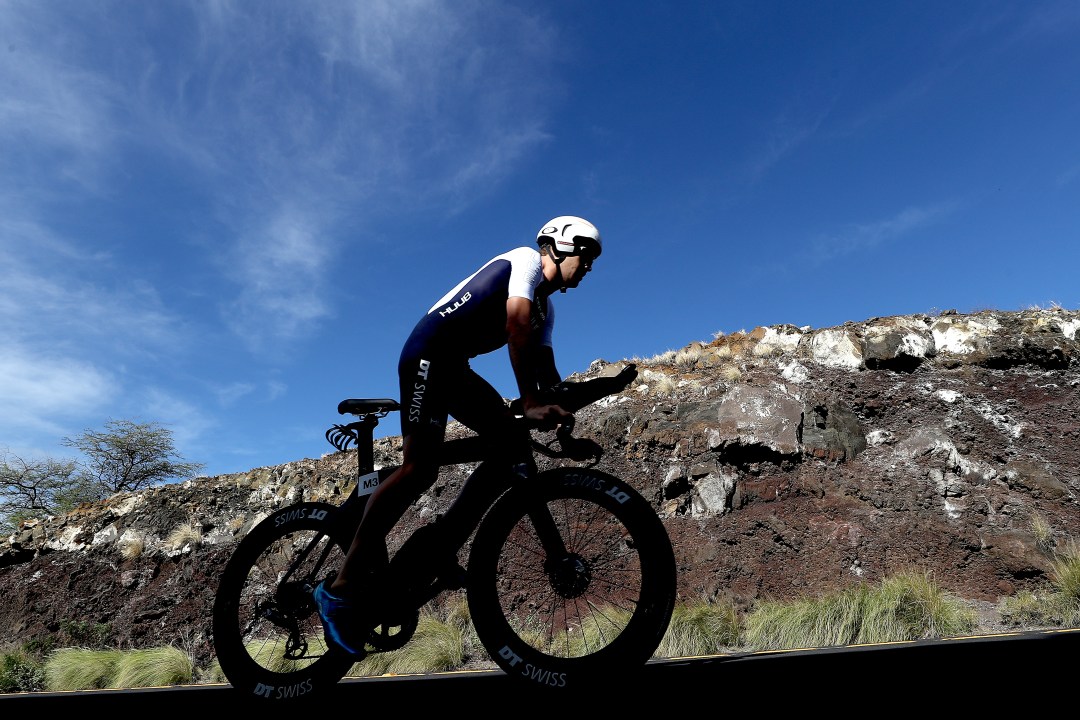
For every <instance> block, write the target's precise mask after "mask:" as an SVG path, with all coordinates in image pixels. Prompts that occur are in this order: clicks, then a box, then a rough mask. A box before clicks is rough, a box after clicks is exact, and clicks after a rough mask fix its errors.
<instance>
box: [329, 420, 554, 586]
mask: <svg viewBox="0 0 1080 720" xmlns="http://www.w3.org/2000/svg"><path fill="white" fill-rule="evenodd" d="M399 409H400V406H399V404H398V403H397V401H394V400H390V399H370V400H369V399H361V400H345V401H343V402H342V403H341V404H340V405H339V406H338V411H339V412H340V413H352V414H356V415H358V416H359V419H358V420H356V421H354V422H351V423H348V424H346V425H334V426H333V427H332V428H330V429H329V430H327V432H326V437H327V440H328V441H329V442H330V443H331V444H332V445H334V446H335V447H337V448H338V449H340V450H348V449H349V448H350V447H352V446H353V445H355V446H356V450H357V469H356V486H355V487H354V488H353V491H352V492H351V493H350V495H349V497H348V498H346V500H345V502H344V503H342V505H341V506H340V513H339V515H338V520H339V522H340V523H341V525H340V529H341V530H342V531H343V532H345V533H354V532H355V531H356V527H357V525H358V524H359V522H360V518H361V517H362V516H363V512H364V507H365V506H366V504H367V501H368V498H369V497H370V496H371V494H372V493H373V492H374V491H375V489H376V488H377V487H378V486H379V484H380V483H381V482H382V481H383V480H385V479H386V477H387V476H389V474H390V473H392V472H393V471H394V470H395V469H396V467H397V466H388V467H384V468H380V469H376V468H375V453H374V433H375V428H376V427H377V426H378V424H379V419H380V418H382V417H384V416H386V415H387V414H388V413H390V412H393V411H397V410H399ZM515 422H518V423H520V425H519V426H518V427H516V428H514V429H513V430H512V431H511V432H520V433H521V436H520V437H521V441H522V442H523V443H525V442H527V443H528V447H529V450H530V452H531V451H537V452H540V453H542V454H545V455H547V456H549V457H560V456H561V455H560V453H559V452H556V451H553V450H551V448H550V447H548V446H545V445H543V444H541V443H539V442H537V441H535V440H533V439H532V438H531V437H530V436H529V430H528V428H527V427H526V425H525V423H524V420H523V419H518V420H516V421H515ZM572 429H573V426H572V424H571V425H568V426H567V427H566V428H565V429H563V431H562V433H561V435H560V439H563V440H564V439H565V438H566V437H568V436H569V433H570V432H572ZM564 441H565V440H564ZM493 454H497V451H496V450H495V443H494V442H492V441H488V440H486V439H485V438H482V437H480V436H477V435H472V436H467V437H462V438H453V439H450V440H446V441H445V442H443V444H442V446H441V448H440V455H439V463H438V466H439V467H440V468H442V467H448V466H453V465H463V464H467V463H473V462H479V463H480V464H479V465H478V466H477V468H476V469H475V470H474V471H473V472H472V473H471V474H470V475H469V477H468V478H467V479H466V481H465V484H464V486H463V487H462V489H461V492H460V493H459V494H458V496H457V497H456V498H455V499H454V501H453V502H452V503H451V505H450V507H449V508H448V509H447V511H446V512H445V513H443V514H442V515H441V516H440V517H439V519H438V526H439V534H440V539H441V540H442V541H443V542H444V543H445V544H444V546H443V547H448V548H449V550H450V552H452V553H453V554H454V555H455V556H456V553H457V552H458V551H459V550H460V549H461V548H462V547H463V546H464V545H465V543H466V542H467V541H468V539H469V537H470V536H471V535H472V533H473V531H474V530H475V529H476V528H477V526H478V525H479V524H480V521H481V520H482V519H483V517H484V514H485V513H486V512H487V510H488V509H489V508H490V507H491V506H492V505H493V504H494V503H495V501H496V500H498V499H499V497H500V496H501V495H502V494H503V493H504V492H506V491H507V490H509V489H510V488H511V487H512V486H513V483H514V480H515V479H518V478H519V477H520V476H517V475H515V474H514V473H513V472H508V470H509V467H508V465H507V464H504V463H501V462H494V461H493V459H492V455H493ZM530 518H531V519H532V521H533V523H534V527H536V529H537V532H538V534H539V536H540V538H541V540H542V542H543V545H544V548H545V550H547V551H548V553H549V556H550V557H561V556H562V555H565V553H566V549H565V547H564V545H563V541H562V537H561V535H560V534H559V532H558V529H557V528H556V527H555V524H554V522H553V520H552V518H551V515H550V514H549V513H547V512H535V513H530ZM414 535H415V533H414ZM410 541H413V536H410V537H409V538H408V539H407V540H406V541H405V544H404V545H403V546H402V549H403V550H404V549H405V548H406V547H409V549H410V550H415V548H414V545H416V544H420V543H421V542H422V541H423V540H422V538H417V540H415V541H413V542H412V543H410ZM408 552H409V551H406V552H405V553H402V552H401V550H399V554H401V555H402V556H406V555H407V554H408ZM441 580H445V579H441ZM453 584H457V583H453ZM449 587H451V585H449V584H440V583H436V585H434V586H432V587H429V588H428V589H427V592H426V594H425V597H423V598H417V599H416V602H426V601H427V600H431V599H432V598H434V597H435V595H437V594H438V593H439V592H441V591H442V590H443V589H448V588H449Z"/></svg>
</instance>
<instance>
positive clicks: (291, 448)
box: [0, 0, 1080, 475]
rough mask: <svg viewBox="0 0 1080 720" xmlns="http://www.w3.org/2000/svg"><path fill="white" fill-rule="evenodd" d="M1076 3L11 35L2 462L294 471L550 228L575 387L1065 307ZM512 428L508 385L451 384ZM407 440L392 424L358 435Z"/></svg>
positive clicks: (1079, 111)
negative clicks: (152, 427) (797, 331)
mask: <svg viewBox="0 0 1080 720" xmlns="http://www.w3.org/2000/svg"><path fill="white" fill-rule="evenodd" d="M1078 47H1080V4H1078V3H1076V2H1074V1H1073V0H1063V1H1061V2H1039V1H1031V2H997V1H995V0H984V1H982V2H967V1H962V0H957V1H950V2H940V1H934V2H922V1H918V0H916V1H913V2H853V1H846V2H796V1H795V0H791V1H786V2H776V1H770V0H754V1H753V2H719V1H717V2H666V3H659V2H656V3H646V2H631V1H628V0H622V1H617V2H616V1H596V2H585V1H570V0H553V1H545V2H542V3H536V2H475V1H472V0H447V1H445V2H438V1H436V0H386V1H375V0H371V1H368V0H359V1H356V2H332V1H325V2H314V1H313V2H303V3H301V2H292V1H288V2H282V1H269V0H258V1H256V0H251V1H249V2H226V1H224V0H223V1H219V2H214V1H210V0H207V1H205V2H174V1H170V0H154V1H150V0H145V1H143V2H137V1H134V0H129V1H127V2H108V1H96V2H81V1H77V0H26V1H23V0H7V1H5V2H3V3H0V57H2V58H3V61H2V62H0V183H2V187H0V338H2V340H0V407H2V409H3V411H2V412H0V450H6V451H8V452H12V453H17V454H19V455H21V456H24V457H28V458H32V457H40V456H50V457H66V456H67V454H68V453H69V452H70V450H69V449H68V448H66V447H64V446H63V445H62V443H61V440H62V438H64V437H70V436H73V435H76V434H78V433H79V432H81V431H82V430H85V429H100V428H102V427H103V426H104V424H105V422H106V421H108V420H110V419H133V420H136V421H144V422H145V421H153V422H158V423H161V424H163V425H165V426H166V427H168V428H170V429H171V430H172V432H173V434H174V438H175V440H176V443H177V448H178V450H179V451H180V453H181V454H182V455H183V456H184V457H185V458H186V459H188V460H192V461H196V462H202V463H204V464H205V466H206V467H205V471H204V472H205V473H206V474H209V475H216V474H222V473H228V472H240V471H244V470H247V469H250V468H254V467H261V466H266V465H276V464H280V463H284V462H288V461H291V460H296V459H300V458H305V457H318V456H320V455H322V454H324V453H325V452H327V451H330V450H331V449H332V448H331V447H330V446H329V445H328V444H327V443H326V441H325V440H324V439H323V436H322V434H323V431H324V430H325V429H326V428H327V427H328V426H329V425H331V424H332V423H334V422H338V421H339V420H340V416H338V415H337V413H336V406H337V403H338V401H339V400H341V399H343V398H345V397H361V396H374V397H383V396H388V395H389V396H394V395H395V394H396V387H397V383H396V372H395V367H396V362H397V356H398V352H399V349H400V346H401V343H402V341H403V340H404V338H405V337H406V335H407V334H408V332H409V330H410V329H411V327H412V325H413V324H414V322H415V321H416V320H417V318H418V317H419V316H420V314H422V313H423V312H424V311H426V310H427V308H428V307H429V306H430V305H431V303H433V302H434V301H435V300H436V299H437V298H438V297H439V296H441V295H442V294H443V293H444V292H445V291H446V290H448V289H449V288H450V287H452V286H453V284H455V283H456V282H457V281H458V280H460V279H462V278H463V277H465V276H466V275H468V274H469V273H471V272H472V271H473V270H475V269H476V268H477V267H478V266H479V265H480V264H482V263H483V262H484V261H486V260H487V259H488V258H489V257H490V256H492V255H495V254H497V253H500V252H503V251H504V250H507V249H510V248H513V247H517V246H520V245H532V244H533V240H534V237H535V234H536V231H537V230H538V229H539V228H540V226H541V225H542V224H543V223H544V222H545V221H546V220H548V219H550V218H551V217H553V216H555V215H562V214H577V215H582V216H584V217H586V218H588V219H590V220H592V221H593V222H594V223H595V224H596V225H597V226H599V228H600V230H601V233H602V234H603V237H604V240H605V252H604V255H603V257H602V258H601V259H600V260H599V261H598V262H597V264H596V266H595V268H594V270H593V272H592V273H591V274H590V275H589V277H588V278H587V279H586V281H585V282H584V283H583V284H582V286H581V287H579V288H577V289H576V290H572V291H570V292H568V293H566V294H565V295H557V296H556V302H557V304H558V308H559V312H558V318H559V322H558V325H557V327H556V335H555V349H556V358H557V361H558V365H559V369H560V370H561V372H562V373H563V375H569V374H570V373H572V372H576V371H582V370H585V369H586V368H587V367H588V366H589V363H590V362H592V361H593V360H594V359H597V358H602V359H605V360H608V361H617V360H620V359H623V358H632V357H650V356H653V355H656V354H659V353H662V352H664V351H666V350H671V349H678V348H681V347H683V346H685V345H687V344H688V343H690V342H692V341H694V340H711V339H712V338H713V337H714V336H715V334H716V333H718V332H724V333H730V332H736V331H739V330H750V329H753V328H754V327H756V326H759V325H775V324H782V323H791V324H794V325H809V326H812V327H814V328H821V327H832V326H835V325H840V324H843V323H844V322H845V321H848V320H853V321H861V320H865V319H868V318H871V317H877V316H887V315H896V314H909V313H934V312H937V311H940V310H944V309H948V308H955V309H957V310H959V311H961V312H973V311H978V310H984V309H999V310H1020V309H1026V308H1029V307H1032V306H1039V307H1049V306H1051V305H1054V304H1056V305H1060V306H1062V307H1065V308H1067V309H1076V308H1077V307H1080V282H1078V280H1077V277H1078V275H1077V268H1078V267H1080V249H1078V240H1080V237H1078V235H1080V232H1078V231H1080V132H1078V129H1080V84H1078V81H1077V78H1080V52H1077V48H1078ZM474 367H476V368H477V369H478V370H479V371H480V372H481V373H482V374H485V375H487V376H488V377H489V378H490V379H491V380H492V381H493V382H494V384H495V385H496V387H498V388H499V389H500V390H501V391H502V392H503V393H504V394H505V395H507V396H510V395H512V394H514V385H513V381H512V376H511V374H510V372H509V362H508V360H507V357H506V354H505V351H499V352H496V353H493V354H492V355H489V356H484V357H482V358H478V359H477V361H476V362H475V363H474ZM399 431H400V427H399V425H398V421H397V419H396V418H395V417H389V418H386V419H385V420H384V421H383V423H382V425H381V426H380V428H379V434H380V435H386V434H397V433H398V432H399Z"/></svg>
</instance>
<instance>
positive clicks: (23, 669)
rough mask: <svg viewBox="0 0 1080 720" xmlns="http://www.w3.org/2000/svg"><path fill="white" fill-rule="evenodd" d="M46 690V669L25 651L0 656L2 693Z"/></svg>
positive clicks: (0, 685)
mask: <svg viewBox="0 0 1080 720" xmlns="http://www.w3.org/2000/svg"><path fill="white" fill-rule="evenodd" d="M44 689H45V668H44V667H43V665H42V663H40V662H38V661H37V660H35V659H34V658H33V657H32V656H31V655H30V653H28V652H26V651H25V650H15V651H12V652H8V653H3V654H2V655H0V692H5V693H16V692H37V691H40V690H44Z"/></svg>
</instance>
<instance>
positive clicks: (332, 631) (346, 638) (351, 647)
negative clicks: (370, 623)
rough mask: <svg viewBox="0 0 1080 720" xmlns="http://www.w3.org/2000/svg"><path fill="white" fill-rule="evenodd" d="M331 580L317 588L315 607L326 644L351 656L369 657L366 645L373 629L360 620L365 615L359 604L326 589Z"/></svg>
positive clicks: (323, 582)
mask: <svg viewBox="0 0 1080 720" xmlns="http://www.w3.org/2000/svg"><path fill="white" fill-rule="evenodd" d="M330 581H331V578H327V579H326V580H323V581H322V582H321V583H319V584H318V585H316V586H315V592H314V598H315V605H316V607H318V609H319V619H320V620H322V625H323V635H324V636H325V637H326V642H328V643H333V644H335V645H337V646H338V647H340V648H341V649H342V650H344V651H345V652H347V653H349V654H350V655H352V656H354V657H357V658H363V657H365V656H366V655H367V651H366V650H364V645H365V642H366V640H367V636H368V632H369V631H370V629H371V628H367V627H364V626H363V625H362V624H361V623H360V620H361V618H362V617H363V613H362V612H360V610H361V608H360V606H359V605H357V603H354V602H352V601H350V600H346V599H345V598H340V597H338V596H337V595H334V594H333V593H331V592H330V590H329V589H328V588H327V587H326V586H327V585H329V583H330Z"/></svg>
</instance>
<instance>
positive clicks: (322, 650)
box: [214, 503, 353, 701]
mask: <svg viewBox="0 0 1080 720" xmlns="http://www.w3.org/2000/svg"><path fill="white" fill-rule="evenodd" d="M336 510H337V508H335V507H334V506H333V505H328V504H326V503H299V504H297V505H292V506H289V507H286V508H282V509H281V510H278V511H277V512H275V513H274V514H272V515H270V516H269V517H267V518H266V519H265V520H263V521H262V522H260V523H259V524H258V525H256V526H255V527H254V528H252V530H251V532H250V533H248V534H247V536H246V537H244V539H243V540H241V541H240V544H239V545H238V546H237V548H236V551H235V552H234V553H233V555H232V557H231V558H230V559H229V562H228V563H227V564H226V566H225V570H224V571H223V572H222V575H221V583H220V585H219V587H218V592H217V596H216V597H215V599H214V648H215V650H216V652H217V659H218V663H219V664H220V665H221V670H222V673H224V675H225V677H226V678H228V680H229V683H230V684H231V685H232V686H233V687H234V688H236V689H237V690H239V691H241V692H242V693H244V694H246V695H248V696H250V697H252V698H255V699H259V700H268V701H274V700H278V701H280V700H291V699H295V698H299V697H303V696H305V695H308V694H309V693H312V692H314V691H316V690H319V689H321V688H323V687H325V686H327V685H332V684H334V683H336V682H337V681H338V680H340V679H341V678H342V677H343V676H344V675H345V673H346V672H347V671H348V670H349V668H350V667H351V666H352V663H353V660H352V659H351V658H350V657H349V656H348V655H346V654H345V653H343V652H342V651H341V650H340V649H338V648H337V647H336V646H334V645H331V646H330V647H327V643H326V641H325V639H324V638H323V630H322V622H321V621H320V620H319V613H318V611H317V610H316V608H315V601H314V599H313V598H312V590H313V589H314V587H315V585H316V584H318V582H319V581H320V580H322V579H323V578H325V577H326V576H327V575H329V574H331V573H336V572H337V570H338V568H340V567H341V564H342V563H343V562H344V559H345V553H346V551H347V550H348V547H349V543H350V542H351V540H352V539H351V538H346V537H343V536H339V533H338V531H336V530H334V529H333V526H332V524H331V523H330V521H329V519H330V518H331V516H332V514H333V513H334V512H335V511H336Z"/></svg>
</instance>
